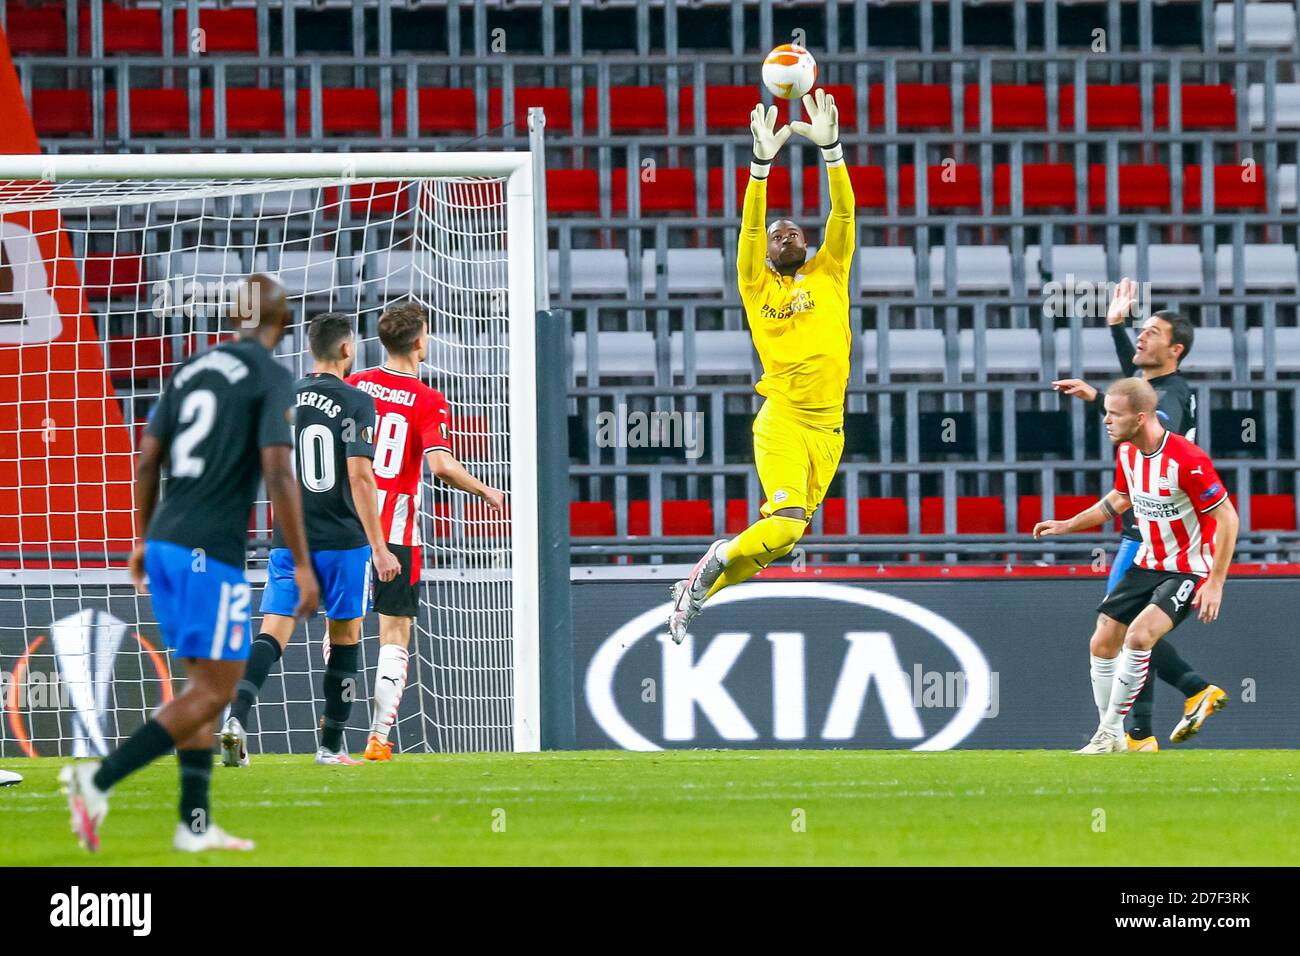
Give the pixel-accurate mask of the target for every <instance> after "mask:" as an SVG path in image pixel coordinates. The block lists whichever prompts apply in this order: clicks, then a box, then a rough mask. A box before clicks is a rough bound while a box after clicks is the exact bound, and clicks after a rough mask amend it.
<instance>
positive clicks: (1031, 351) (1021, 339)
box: [958, 329, 1043, 375]
mask: <svg viewBox="0 0 1300 956" xmlns="http://www.w3.org/2000/svg"><path fill="white" fill-rule="evenodd" d="M958 338H959V341H960V345H961V370H962V372H964V373H965V372H970V373H974V371H975V332H974V330H972V329H963V330H962V331H961V332H959V333H958ZM984 349H985V356H984V358H985V371H987V372H989V373H990V374H994V375H1009V374H1024V375H1032V374H1033V373H1035V372H1037V371H1039V370H1040V369H1041V368H1042V367H1043V357H1042V344H1041V339H1040V336H1039V334H1038V330H1037V329H985V330H984Z"/></svg>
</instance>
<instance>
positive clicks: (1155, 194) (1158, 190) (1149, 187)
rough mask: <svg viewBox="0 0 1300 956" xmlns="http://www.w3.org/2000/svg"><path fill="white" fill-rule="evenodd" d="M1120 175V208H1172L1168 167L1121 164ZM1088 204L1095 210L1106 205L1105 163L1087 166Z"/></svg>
mask: <svg viewBox="0 0 1300 956" xmlns="http://www.w3.org/2000/svg"><path fill="white" fill-rule="evenodd" d="M1118 175H1119V207H1120V209H1122V210H1130V209H1168V208H1169V167H1167V166H1157V165H1150V166H1139V165H1120V167H1119V169H1118ZM1185 193H1186V190H1184V194H1185ZM1088 205H1089V207H1090V208H1092V209H1094V210H1099V209H1105V208H1106V166H1105V164H1104V163H1093V164H1092V165H1091V166H1089V167H1088Z"/></svg>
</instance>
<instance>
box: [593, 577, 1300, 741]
mask: <svg viewBox="0 0 1300 956" xmlns="http://www.w3.org/2000/svg"><path fill="white" fill-rule="evenodd" d="M1103 588H1104V584H1103V582H1101V581H1099V580H1097V579H1095V578H1092V577H1088V578H1086V579H1082V580H1069V579H1043V578H1021V577H1015V576H1006V575H1004V576H1001V577H996V578H985V579H969V578H962V579H952V580H945V579H937V580H936V579H928V580H926V579H922V580H899V579H890V578H885V579H881V580H862V579H837V580H820V579H812V575H809V574H805V575H793V574H791V575H788V576H787V577H786V578H785V579H784V580H775V581H771V582H764V583H757V582H751V583H748V584H745V585H741V586H739V587H735V588H730V589H728V590H725V591H722V592H719V594H718V595H716V596H715V597H714V598H713V599H712V600H711V601H710V602H709V604H708V605H707V607H706V610H705V611H704V613H702V614H701V615H700V616H699V617H698V618H696V620H695V622H694V623H693V624H692V626H691V631H690V633H689V634H688V635H687V637H686V640H685V641H683V643H682V644H681V645H680V646H678V645H675V644H673V643H672V641H671V640H670V639H669V638H668V635H667V628H666V627H665V626H664V621H665V619H666V618H667V614H668V609H669V608H668V600H667V595H668V589H667V582H666V580H665V579H663V578H657V579H654V580H590V581H583V580H581V579H579V580H576V581H575V583H574V585H573V601H574V622H575V623H574V629H575V663H574V666H575V675H576V684H577V688H578V695H579V701H578V707H577V731H578V746H579V747H584V748H585V747H622V748H626V749H631V750H653V749H659V748H680V747H687V748H689V747H729V748H735V747H747V748H769V747H798V748H844V749H858V748H873V749H874V748H910V749H916V750H946V749H950V748H953V747H984V748H999V749H1004V748H1010V749H1017V748H1074V747H1077V746H1080V745H1081V744H1082V743H1084V742H1086V741H1087V739H1088V737H1089V736H1090V735H1091V734H1092V731H1093V730H1094V729H1095V728H1096V723H1097V713H1096V710H1095V707H1094V705H1093V702H1092V693H1091V688H1090V684H1089V679H1088V637H1089V635H1090V634H1091V632H1092V628H1093V623H1094V621H1095V619H1096V610H1095V609H1096V605H1097V603H1098V602H1099V601H1100V599H1101V596H1102V591H1103ZM1298 590H1300V581H1297V580H1296V579H1295V578H1286V577H1276V578H1270V577H1258V578H1244V577H1238V578H1234V579H1232V580H1230V581H1229V584H1228V588H1227V590H1226V600H1225V604H1224V610H1223V613H1222V616H1221V617H1220V619H1219V620H1218V621H1217V622H1215V623H1214V624H1210V625H1206V624H1201V623H1200V622H1199V621H1196V620H1194V619H1193V620H1189V621H1188V622H1186V623H1184V624H1183V625H1182V626H1181V627H1180V628H1179V629H1178V630H1177V631H1175V632H1174V634H1173V635H1172V638H1171V639H1172V640H1173V641H1174V643H1175V645H1176V646H1177V647H1178V648H1179V650H1180V652H1181V653H1182V654H1183V656H1184V657H1185V658H1186V659H1187V660H1188V662H1189V663H1191V664H1192V665H1193V667H1195V668H1196V669H1197V670H1198V671H1199V672H1200V673H1201V674H1202V675H1203V676H1205V677H1206V678H1207V679H1209V680H1211V681H1213V682H1215V683H1217V684H1219V685H1221V686H1222V687H1223V688H1224V689H1225V690H1227V692H1228V694H1229V696H1230V697H1231V698H1232V702H1231V704H1230V705H1229V708H1228V709H1227V710H1226V711H1225V712H1224V713H1223V715H1221V716H1219V717H1216V718H1215V719H1214V720H1213V721H1211V722H1210V724H1209V725H1208V726H1207V729H1206V731H1205V733H1204V734H1202V735H1201V736H1200V737H1198V738H1194V740H1193V741H1192V742H1191V743H1189V744H1187V745H1185V746H1212V747H1295V746H1297V745H1300V703H1298V702H1297V697H1296V695H1295V694H1294V693H1293V691H1292V688H1293V684H1294V676H1295V675H1296V674H1297V673H1300V640H1297V636H1298V634H1300V626H1298V625H1297V623H1296V621H1295V615H1294V612H1293V611H1292V608H1293V607H1294V606H1295V604H1296V600H1295V599H1296V596H1297V591H1298ZM1157 684H1158V686H1157V687H1156V709H1155V729H1156V733H1157V734H1158V735H1159V736H1160V738H1161V740H1162V742H1163V741H1164V739H1165V738H1167V737H1168V734H1169V731H1170V730H1171V729H1172V728H1173V726H1174V724H1175V723H1176V722H1177V720H1178V717H1179V716H1180V714H1181V708H1182V695H1181V694H1179V693H1178V692H1177V691H1176V690H1175V689H1174V688H1172V687H1170V686H1168V685H1166V684H1163V683H1160V682H1159V681H1158V679H1157ZM1171 746H1172V745H1171Z"/></svg>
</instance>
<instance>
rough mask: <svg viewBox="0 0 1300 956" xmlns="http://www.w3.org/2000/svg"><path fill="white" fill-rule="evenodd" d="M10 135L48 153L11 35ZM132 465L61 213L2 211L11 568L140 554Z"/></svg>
mask: <svg viewBox="0 0 1300 956" xmlns="http://www.w3.org/2000/svg"><path fill="white" fill-rule="evenodd" d="M0 129H3V130H4V131H5V152H8V153H39V152H40V143H39V141H38V140H37V138H36V130H35V127H34V126H33V123H32V118H31V115H30V114H29V112H28V110H27V104H26V102H25V101H24V99H23V95H22V90H21V88H20V86H19V82H18V74H17V72H16V71H15V69H14V64H13V60H12V58H11V56H10V53H9V43H8V38H7V37H5V36H4V33H3V31H0ZM132 464H133V451H132V447H131V436H130V431H129V429H128V427H127V425H126V422H125V421H124V420H123V417H122V410H121V407H120V406H119V404H118V400H117V397H116V395H115V393H114V389H113V383H112V380H111V378H110V377H109V375H108V373H107V370H106V368H105V362H104V352H103V348H102V346H101V344H100V341H99V336H98V334H97V332H96V328H95V322H94V319H93V316H92V315H91V312H90V308H89V303H88V300H87V297H86V294H85V291H84V289H83V288H82V283H81V278H80V274H79V270H78V264H77V262H76V260H75V259H74V258H73V255H72V248H71V245H70V243H69V242H68V237H67V235H66V234H65V232H64V230H63V224H62V217H61V214H60V213H59V212H58V211H57V210H37V211H29V212H4V213H2V214H0V562H2V563H3V566H6V567H15V566H20V561H21V566H23V567H41V566H45V565H47V564H52V565H54V566H59V565H65V564H69V565H72V566H83V567H84V566H86V565H87V564H101V563H102V562H101V561H97V560H94V559H91V560H89V561H88V560H85V559H83V558H79V557H78V556H79V555H82V554H83V553H84V554H85V555H86V556H87V557H89V556H90V555H94V554H104V553H106V552H122V551H126V550H129V548H130V545H131V539H132V536H133V526H134V518H133V515H132V511H131V500H132V497H131V480H132ZM20 555H21V556H22V557H21V559H20V557H19V556H20ZM60 556H62V558H61V557H60Z"/></svg>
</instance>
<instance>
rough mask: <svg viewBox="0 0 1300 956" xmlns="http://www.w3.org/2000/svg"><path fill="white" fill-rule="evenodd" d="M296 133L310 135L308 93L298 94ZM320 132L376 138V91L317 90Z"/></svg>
mask: <svg viewBox="0 0 1300 956" xmlns="http://www.w3.org/2000/svg"><path fill="white" fill-rule="evenodd" d="M297 104H298V106H297V109H298V132H299V133H304V134H305V133H310V132H311V91H310V90H308V89H306V88H303V89H300V90H298V96H297ZM320 116H321V132H322V133H324V134H325V135H326V136H328V135H330V134H331V133H340V134H353V135H357V134H360V135H364V134H369V135H372V136H374V135H378V133H379V91H378V90H375V89H337V88H329V87H327V88H325V89H322V90H321V111H320Z"/></svg>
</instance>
